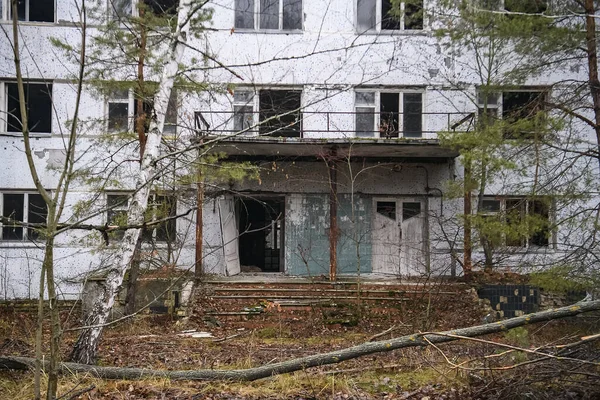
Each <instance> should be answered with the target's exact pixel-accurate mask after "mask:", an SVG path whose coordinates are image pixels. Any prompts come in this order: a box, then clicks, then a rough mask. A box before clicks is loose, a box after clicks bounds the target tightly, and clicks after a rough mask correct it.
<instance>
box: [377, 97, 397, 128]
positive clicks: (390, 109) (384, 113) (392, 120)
mask: <svg viewBox="0 0 600 400" xmlns="http://www.w3.org/2000/svg"><path fill="white" fill-rule="evenodd" d="M379 111H380V119H379V136H380V137H384V138H395V137H398V135H399V129H400V114H399V112H400V94H399V93H381V102H380V107H379Z"/></svg>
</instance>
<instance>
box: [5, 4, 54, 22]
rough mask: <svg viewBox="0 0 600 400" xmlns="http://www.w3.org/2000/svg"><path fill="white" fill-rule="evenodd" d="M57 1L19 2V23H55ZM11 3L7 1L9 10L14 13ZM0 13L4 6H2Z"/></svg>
mask: <svg viewBox="0 0 600 400" xmlns="http://www.w3.org/2000/svg"><path fill="white" fill-rule="evenodd" d="M54 1H55V0H19V1H17V18H18V20H19V21H31V22H54ZM10 3H11V2H10V1H7V5H8V10H9V19H10V18H11V16H10V11H12V7H11V4H10ZM0 11H2V6H1V4H0Z"/></svg>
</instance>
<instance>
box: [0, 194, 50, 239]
mask: <svg viewBox="0 0 600 400" xmlns="http://www.w3.org/2000/svg"><path fill="white" fill-rule="evenodd" d="M5 195H21V196H23V206H22V207H23V220H22V221H20V222H22V223H24V224H27V223H28V222H29V212H30V210H29V209H30V207H31V202H30V200H29V196H30V195H37V196H40V197H41V195H40V194H39V193H38V192H36V191H35V190H12V189H8V190H0V215H2V216H3V217H4V201H5V200H4V196H5ZM42 201H43V198H42ZM44 205H45V202H44ZM47 218H48V207H47V206H46V220H47ZM21 229H22V230H23V231H22V233H21V239H11V238H9V239H5V238H4V224H3V223H2V222H1V221H0V242H3V243H20V242H41V241H43V238H42V237H41V236H40V235H39V234H38V235H36V237H33V236H32V234H31V232H30V230H33V228H28V227H26V226H22V227H21Z"/></svg>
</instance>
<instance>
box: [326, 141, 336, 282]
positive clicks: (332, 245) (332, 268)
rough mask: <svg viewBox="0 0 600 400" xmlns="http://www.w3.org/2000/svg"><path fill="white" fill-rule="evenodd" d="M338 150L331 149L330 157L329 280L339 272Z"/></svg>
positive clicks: (332, 279) (334, 277) (334, 278)
mask: <svg viewBox="0 0 600 400" xmlns="http://www.w3.org/2000/svg"><path fill="white" fill-rule="evenodd" d="M336 157H337V150H336V149H335V148H333V149H332V150H331V154H330V158H329V162H328V164H329V187H330V189H329V280H330V281H335V280H336V274H337V242H338V225H337V206H338V204H337V165H336Z"/></svg>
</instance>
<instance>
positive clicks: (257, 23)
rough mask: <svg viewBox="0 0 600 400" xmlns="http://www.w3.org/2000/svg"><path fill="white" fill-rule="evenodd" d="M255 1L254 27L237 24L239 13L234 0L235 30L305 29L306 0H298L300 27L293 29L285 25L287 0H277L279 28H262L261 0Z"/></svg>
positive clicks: (280, 30) (273, 30)
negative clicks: (284, 15)
mask: <svg viewBox="0 0 600 400" xmlns="http://www.w3.org/2000/svg"><path fill="white" fill-rule="evenodd" d="M252 1H253V10H252V25H253V27H252V28H246V27H238V26H236V14H237V2H236V1H234V4H233V24H232V26H233V27H234V32H235V31H240V32H265V33H276V32H282V33H294V32H303V31H304V2H305V1H306V0H297V1H299V2H300V28H292V29H284V27H283V22H284V20H283V13H284V2H285V0H277V1H278V3H279V9H278V13H277V15H278V24H277V25H278V27H277V28H261V26H260V22H261V21H260V20H261V18H260V17H261V15H262V14H261V5H260V3H261V0H252Z"/></svg>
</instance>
